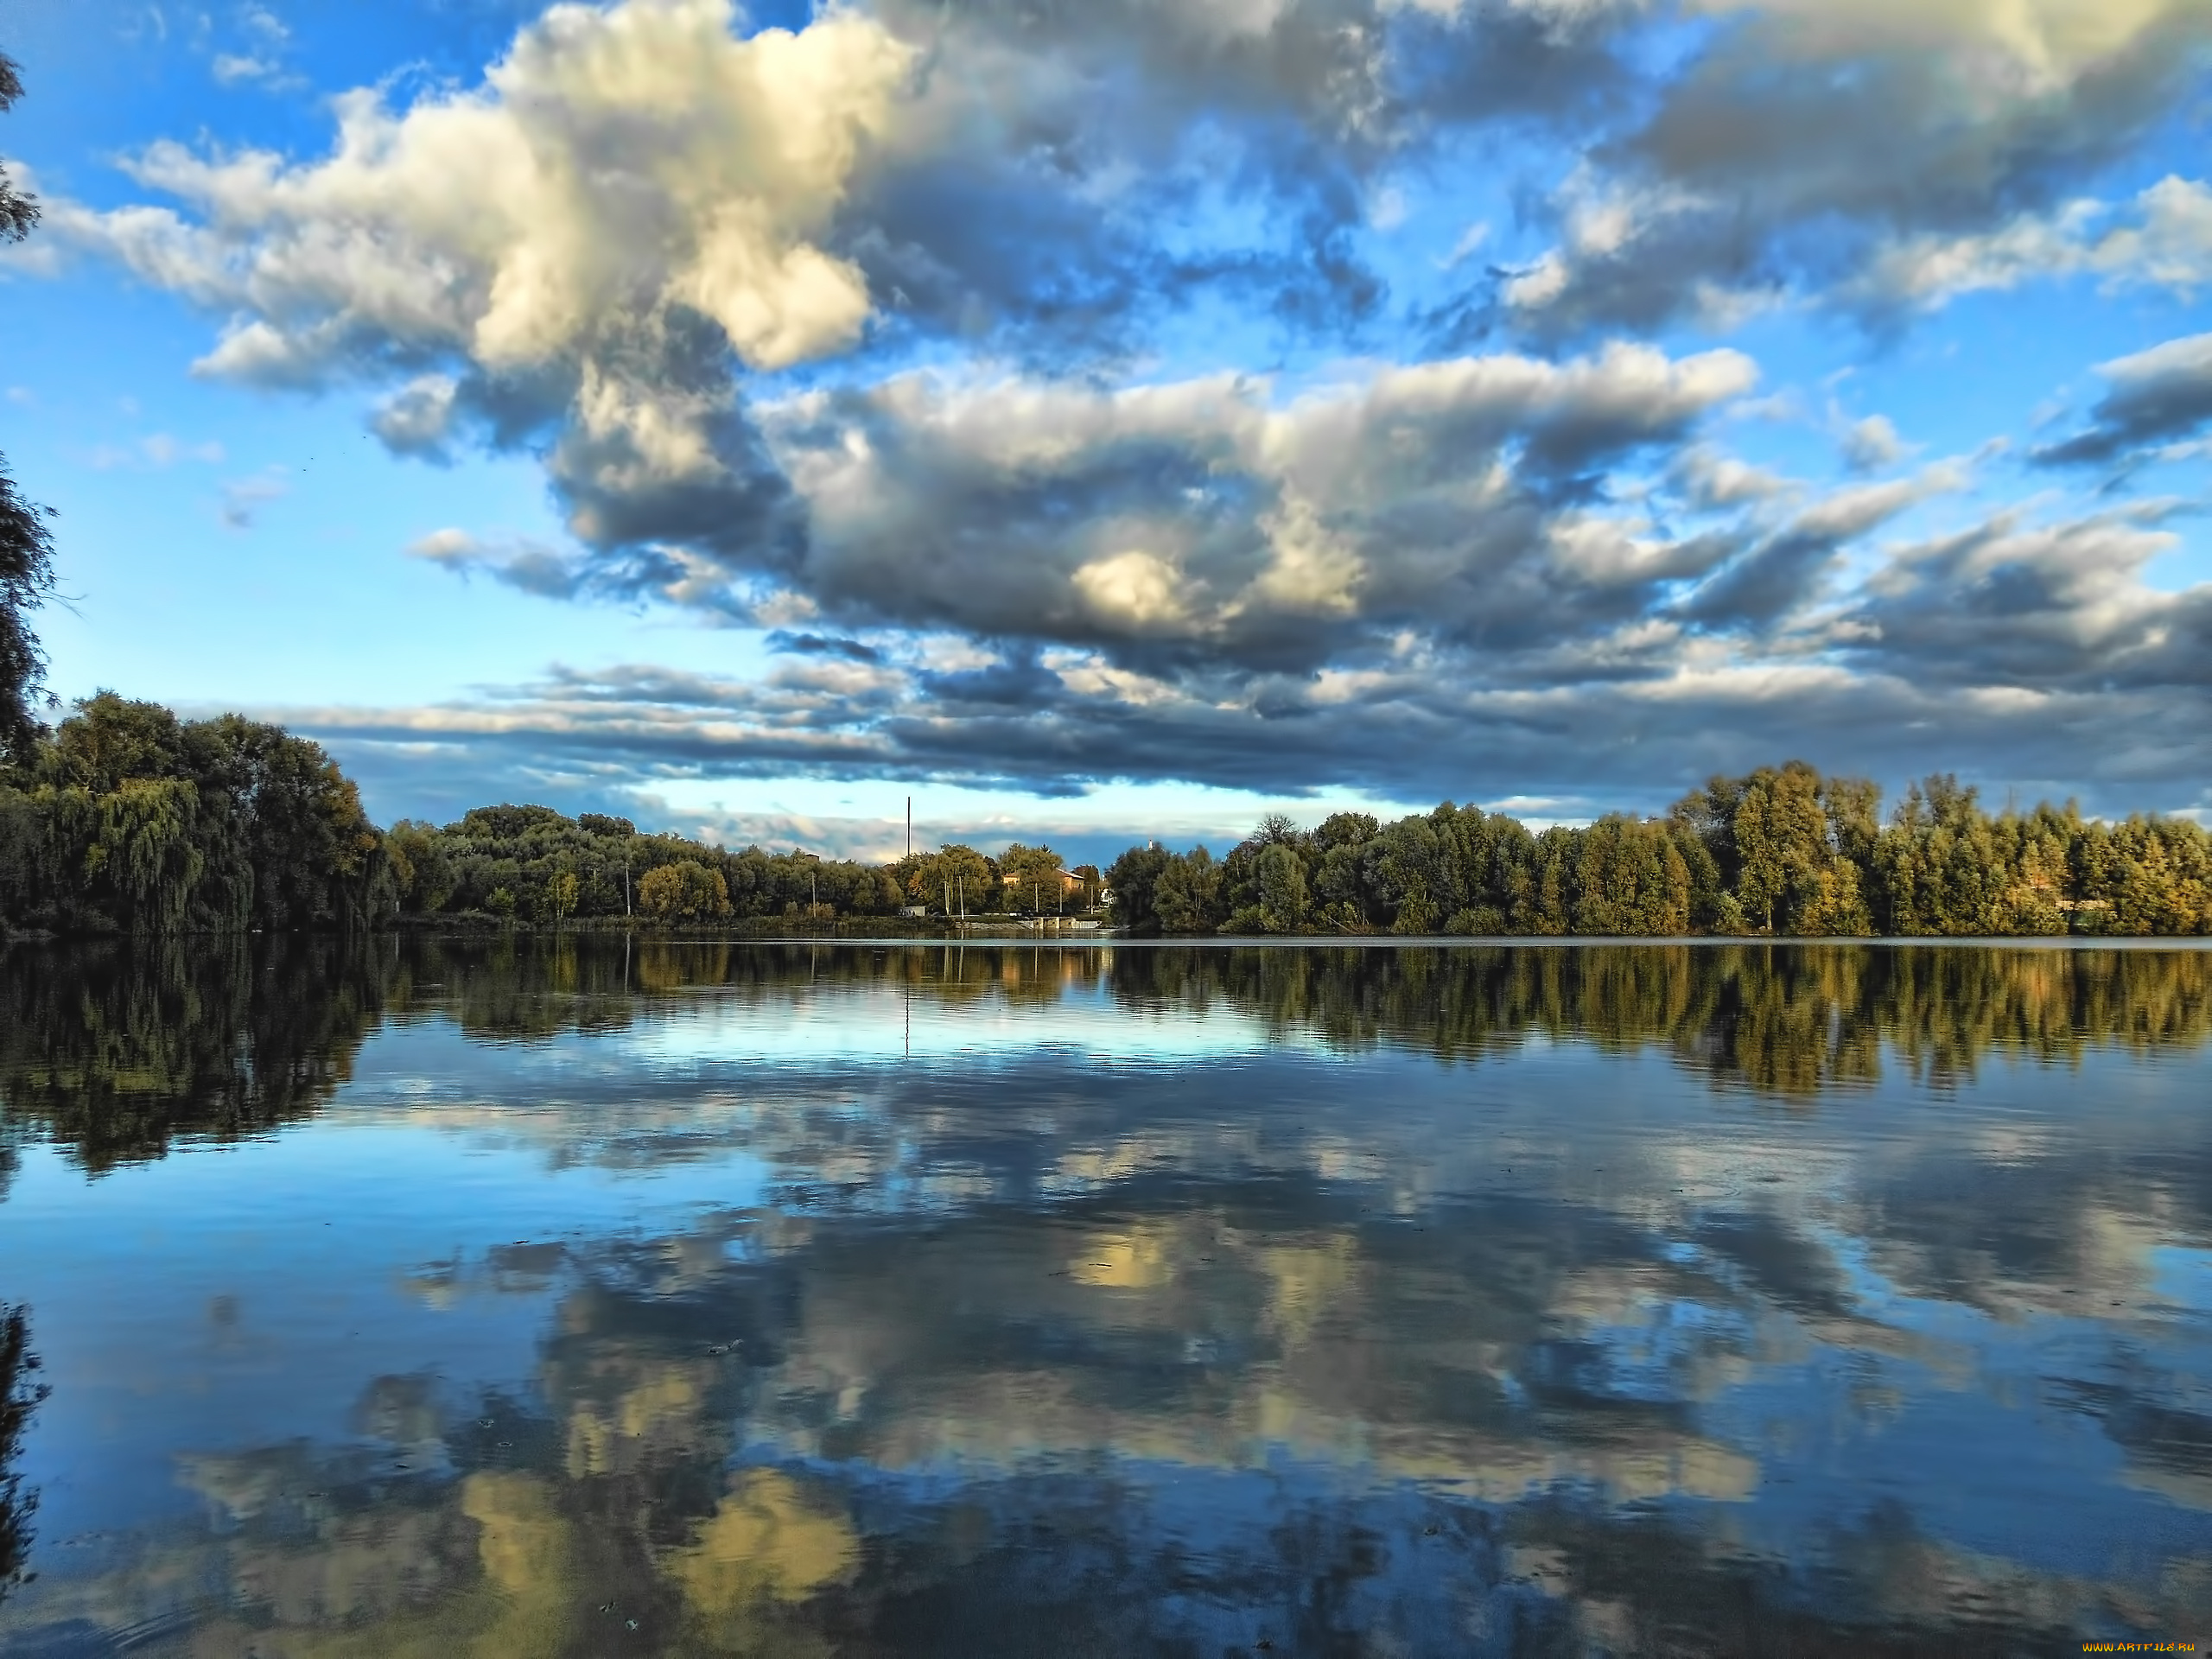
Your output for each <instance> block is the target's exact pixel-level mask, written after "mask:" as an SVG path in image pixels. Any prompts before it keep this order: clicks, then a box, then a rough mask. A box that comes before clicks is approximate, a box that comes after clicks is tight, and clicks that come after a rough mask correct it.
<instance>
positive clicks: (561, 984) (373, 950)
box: [0, 934, 2212, 1172]
mask: <svg viewBox="0 0 2212 1659" xmlns="http://www.w3.org/2000/svg"><path fill="white" fill-rule="evenodd" d="M891 992H897V993H899V994H900V995H905V996H907V997H920V998H925V999H928V1000H930V1001H933V1002H936V1003H938V1004H939V1005H942V1006H946V1007H956V1008H957V1007H969V1006H976V1005H980V1004H982V1003H984V1002H987V1001H998V1002H1001V1003H1007V1004H1013V1005H1016V1006H1023V1007H1032V1008H1035V1009H1039V1010H1042V1011H1046V1012H1049V1010H1050V1009H1051V1008H1052V1007H1055V1006H1057V1005H1058V1004H1060V1003H1061V1002H1062V1001H1064V1000H1065V999H1067V998H1070V997H1075V996H1081V997H1096V996H1106V997H1109V998H1111V999H1112V1000H1113V1001H1116V1003H1118V1004H1120V1005H1121V1006H1122V1007H1127V1008H1129V1009H1131V1010H1133V1011H1137V1012H1149V1013H1161V1014H1206V1013H1208V1012H1209V1011H1211V1010H1220V1011H1223V1012H1226V1013H1229V1014H1234V1015H1236V1016H1238V1017H1241V1018H1245V1019H1250V1020H1258V1021H1261V1022H1262V1023H1263V1025H1264V1026H1265V1027H1267V1028H1268V1029H1269V1030H1270V1031H1272V1032H1274V1033H1276V1034H1278V1035H1288V1034H1306V1035H1314V1036H1318V1037H1319V1038H1320V1039H1322V1040H1324V1041H1325V1042H1327V1043H1329V1044H1332V1045H1335V1046H1339V1047H1343V1048H1345V1049H1358V1048H1363V1047H1368V1046H1377V1045H1384V1046H1392V1047H1396V1048H1401V1049H1405V1050H1408V1051H1411V1052H1422V1053H1427V1054H1433V1055H1435V1056H1437V1057H1439V1058H1445V1059H1452V1060H1465V1059H1479V1058H1482V1057H1484V1056H1485V1055H1488V1054H1492V1053H1496V1052H1501V1051H1503V1050H1505V1049H1508V1048H1510V1047H1512V1046H1516V1045H1518V1044H1520V1043H1522V1042H1524V1041H1526V1040H1528V1039H1530V1038H1532V1037H1544V1038H1548V1039H1571V1040H1574V1041H1580V1042H1588V1043H1593V1044H1595V1045H1597V1046H1600V1047H1602V1048H1609V1049H1617V1050H1630V1049H1637V1048H1643V1047H1657V1048H1660V1049H1662V1050H1664V1051H1665V1052H1668V1053H1669V1055H1671V1056H1672V1057H1673V1058H1674V1059H1675V1062H1676V1063H1678V1064H1680V1065H1682V1066H1684V1067H1685V1068H1687V1069H1689V1070H1692V1071H1696V1072H1699V1073H1701V1074H1703V1075H1705V1076H1707V1077H1710V1078H1712V1079H1713V1081H1714V1082H1715V1083H1716V1084H1720V1085H1723V1086H1732V1087H1742V1088H1747V1089H1751V1090H1756V1091H1758V1092H1761V1093H1764V1094H1768V1095H1772V1096H1802V1097H1809V1096H1813V1095H1815V1094H1817V1093H1818V1092H1819V1091H1821V1090H1824V1089H1829V1088H1834V1087H1836V1086H1840V1085H1844V1086H1847V1085H1851V1084H1863V1083H1871V1082H1872V1080H1873V1079H1875V1078H1876V1077H1878V1076H1879V1074H1880V1071H1881V1068H1882V1066H1883V1065H1884V1064H1885V1057H1886V1058H1888V1060H1890V1061H1891V1062H1892V1063H1898V1062H1901V1063H1903V1064H1904V1065H1907V1066H1909V1067H1910V1069H1911V1070H1912V1071H1913V1072H1914V1073H1915V1074H1916V1075H1918V1076H1921V1077H1924V1078H1926V1079H1928V1080H1929V1081H1932V1082H1934V1083H1936V1084H1945V1083H1948V1082H1950V1081H1952V1080H1955V1079H1958V1078H1961V1077H1968V1076H1971V1075H1972V1074H1973V1072H1974V1069H1975V1068H1976V1066H1977V1065H1979V1064H1980V1062H1981V1061H1982V1060H1983V1059H1984V1058H1986V1057H1987V1056H1990V1055H1993V1054H2005V1055H2019V1056H2025V1057H2029V1058H2035V1059H2038V1060H2045V1061H2061V1062H2063V1061H2069V1060H2071V1059H2074V1058H2077V1057H2079V1056H2080V1055H2081V1054H2082V1052H2084V1051H2085V1050H2087V1049H2089V1048H2091V1047H2094V1046H2123V1047H2127V1048H2132V1049H2136V1050H2142V1051H2148V1050H2151V1049H2155V1048H2177V1047H2179V1048H2188V1047H2193V1046H2198V1045H2201V1044H2202V1043H2203V1042H2204V1041H2205V1040H2206V1038H2207V1036H2208V1035H2212V955H2208V954H2205V953H2202V952H2199V951H2194V950H2142V949H2133V950H2094V949H2082V948H2079V947H2075V948H2069V949H2067V950H1988V949H1978V948H1970V947H1946V946H1923V947H1915V948H1911V949H1897V948H1882V947H1869V946H1856V945H1825V944H1782V943H1761V942H1747V943H1744V944H1700V945H1690V944H1674V945H1665V944H1654V945H1606V944H1592V945H1586V946H1580V947H1576V948H1574V949H1571V950H1562V949H1553V948H1544V947H1525V946H1522V947H1516V946H1511V945H1497V946H1490V945H1469V946H1462V947H1457V948H1450V949H1443V948H1437V949H1393V950H1376V949H1372V948H1364V947H1360V946H1356V945H1345V946H1325V947H1310V948H1307V949H1304V950H1250V949H1247V950H1238V949H1236V948H1234V947H1224V948H1222V949H1218V950H1147V949H1128V948H1124V949H1121V950H1116V949H1114V948H1112V947H1110V946H1090V947H1081V946H1077V947H1021V946H1004V947H1001V946H979V945H972V944H970V945H959V946H952V945H944V946H939V945H906V946H889V947H882V948H871V947H866V946H854V945H842V944H797V943H783V944H708V943H701V944H692V943H685V942H677V941H670V940H658V941H656V940H640V941H632V940H626V939H619V938H618V939H608V938H592V937H588V936H586V937H578V936H574V935H570V936H566V937H558V936H546V935H533V934H504V935H494V936H487V937H479V938H424V937H417V936H406V937H402V936H393V935H383V936H361V935H357V936H353V937H351V938H348V937H345V936H335V935H331V936H315V935H265V936H261V937H259V938H232V939H229V940H226V941H215V942H207V941H203V942H201V943H200V944H197V945H194V946H193V947H191V948H187V947H186V946H185V945H184V944H183V943H182V942H180V941H171V942H168V944H162V945H160V946H158V947H157V948H152V949H147V948H143V947H134V946H130V945H126V944H123V943H121V942H114V943H109V944H99V943H89V944H73V945H64V946H44V947H41V946H17V947H15V948H14V949H12V950H10V951H8V952H7V953H6V954H5V955H4V956H0V1145H5V1144H6V1143H7V1142H8V1141H10V1138H11V1137H16V1138H19V1137H20V1136H21V1135H23V1134H25V1133H36V1134H38V1135H42V1136H46V1137H49V1138H51V1139H52V1140H53V1141H54V1142H55V1143H57V1144H59V1145H61V1146H63V1147H67V1149H68V1151H69V1154H70V1156H71V1157H72V1158H73V1160H77V1161H78V1162H79V1163H80V1164H81V1165H82V1166H84V1167H86V1168H87V1169H89V1170H92V1171H95V1172H98V1171H102V1170H105V1169H108V1168H111V1167H113V1166H116V1165H118V1164H121V1163H128V1162H130V1161H133V1160H143V1159H147V1158H154V1157H159V1156H161V1155H162V1154H163V1153H164V1152H165V1150H166V1149H167V1148H168V1146H169V1144H170V1142H171V1141H173V1140H174V1139H175V1138H177V1137H179V1136H183V1137H187V1138H195V1137H207V1138H214V1139H232V1138H237V1137H240V1136H245V1135H256V1134H260V1133H264V1132H266V1131H268V1130H270V1129H272V1128H278V1127H281V1126H282V1125H283V1124H286V1123H288V1122H296V1121H299V1120H301V1119H303V1118H305V1117H308V1116H311V1115H312V1114H313V1113H314V1112H315V1110H316V1109H318V1108H319V1107H320V1106H321V1104H322V1103H324V1102H325V1101H326V1100H327V1098H328V1097H329V1096H330V1095H331V1093H332V1091H333V1090H334V1089H335V1088H336V1087H337V1086H338V1085H339V1084H341V1083H343V1082H344V1081H345V1080H346V1077H347V1076H348V1075H349V1074H350V1071H351V1068H352V1065H353V1057H354V1055H355V1054H356V1052H358V1051H359V1047H360V1046H361V1044H362V1043H363V1041H365V1039H366V1038H367V1037H368V1035H369V1034H370V1033H372V1031H373V1030H375V1029H376V1028H377V1027H378V1025H379V1024H381V1023H384V1022H386V1021H407V1020H417V1019H423V1018H430V1017H436V1018H441V1019H450V1020H454V1021H455V1022H456V1023H457V1024H458V1025H459V1026H460V1027H461V1029H462V1030H463V1031H464V1032H465V1033H468V1034H469V1035H471V1036H474V1037H478V1038H482V1039H494V1040H523V1041H528V1040H531V1039H550V1038H553V1037H556V1036H558V1035H561V1034H562V1033H569V1032H580V1031H585V1032H588V1031H594V1030H613V1029H620V1028H623V1027H629V1026H631V1025H632V1024H634V1023H636V1022H637V1021H639V1020H649V1019H652V1018H656V1017H658V1014H657V1012H656V1010H657V1009H660V1008H661V1007H663V1006H664V1005H666V1006H667V1007H669V1008H671V1009H672V1008H673V1007H674V1006H675V1004H676V1003H677V1001H680V1000H682V999H684V998H687V997H694V996H713V997H736V998H739V999H741V1000H743V1001H748V1002H755V1003H770V1004H774V1003H784V1004H788V1005H790V1006H791V1007H798V1006H800V1005H801V1004H803V1003H804V1002H805V1001H807V1000H808V999H810V998H817V997H822V996H825V995H853V994H861V995H883V994H887V993H891ZM885 1017H887V1018H888V1017H890V1015H889V1014H886V1016H885Z"/></svg>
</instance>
